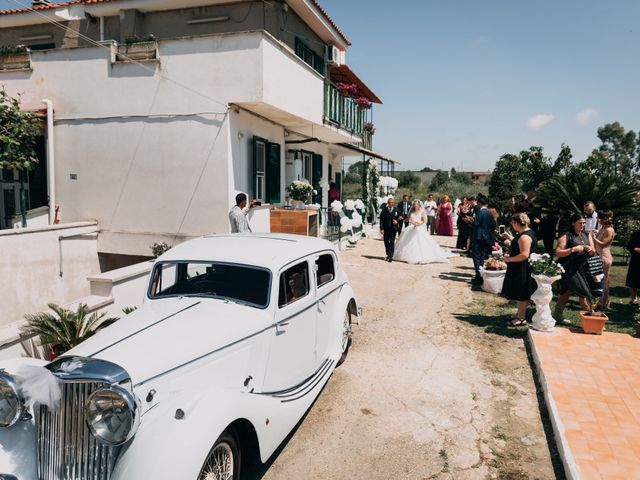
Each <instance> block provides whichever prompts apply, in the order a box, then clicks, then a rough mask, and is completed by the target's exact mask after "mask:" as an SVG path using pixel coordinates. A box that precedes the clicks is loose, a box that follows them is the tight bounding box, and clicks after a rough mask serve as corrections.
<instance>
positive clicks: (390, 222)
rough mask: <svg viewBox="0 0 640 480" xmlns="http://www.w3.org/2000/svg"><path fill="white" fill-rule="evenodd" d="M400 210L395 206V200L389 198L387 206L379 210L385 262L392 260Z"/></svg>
mask: <svg viewBox="0 0 640 480" xmlns="http://www.w3.org/2000/svg"><path fill="white" fill-rule="evenodd" d="M399 218H400V212H398V209H397V208H396V207H395V200H394V199H393V198H390V199H389V201H388V202H387V206H386V207H383V208H382V211H381V212H380V234H381V235H382V237H383V238H384V249H385V251H386V252H387V262H391V261H393V251H394V249H395V246H396V233H397V232H398V223H399Z"/></svg>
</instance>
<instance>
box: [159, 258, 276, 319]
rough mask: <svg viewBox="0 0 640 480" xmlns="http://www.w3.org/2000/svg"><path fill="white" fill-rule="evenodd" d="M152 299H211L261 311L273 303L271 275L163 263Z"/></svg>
mask: <svg viewBox="0 0 640 480" xmlns="http://www.w3.org/2000/svg"><path fill="white" fill-rule="evenodd" d="M151 278H152V281H151V285H150V286H149V298H166V297H186V296H192V297H210V298H221V299H224V300H231V301H234V302H239V303H244V304H248V305H252V306H256V307H259V308H264V307H266V306H267V305H268V304H269V290H270V285H271V273H270V272H269V271H268V270H265V269H263V268H257V267H251V266H247V265H233V264H226V263H216V262H163V263H159V264H157V265H156V266H155V268H154V270H153V275H152V277H151Z"/></svg>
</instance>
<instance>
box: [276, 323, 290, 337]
mask: <svg viewBox="0 0 640 480" xmlns="http://www.w3.org/2000/svg"><path fill="white" fill-rule="evenodd" d="M288 325H289V322H282V323H277V324H276V336H279V335H284V334H285V333H287V330H286V329H284V328H282V327H286V326H288Z"/></svg>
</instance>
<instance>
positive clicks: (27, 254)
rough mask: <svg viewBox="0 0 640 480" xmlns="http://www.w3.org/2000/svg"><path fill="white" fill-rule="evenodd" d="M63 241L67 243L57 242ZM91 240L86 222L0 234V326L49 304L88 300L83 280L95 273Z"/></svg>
mask: <svg viewBox="0 0 640 480" xmlns="http://www.w3.org/2000/svg"><path fill="white" fill-rule="evenodd" d="M69 236H73V238H63V239H60V240H59V237H69ZM96 237H97V227H96V224H95V223H90V222H83V223H76V224H66V225H65V224H62V225H52V226H48V227H44V228H31V227H29V228H22V229H14V230H0V252H2V262H0V285H2V298H3V299H5V301H4V302H3V304H2V309H0V327H2V326H4V325H7V324H9V323H12V322H15V321H18V320H20V319H21V318H22V316H23V315H24V314H25V313H37V312H39V311H42V310H44V309H46V308H47V304H48V303H50V302H53V303H57V304H63V303H67V302H69V301H71V300H73V299H76V298H80V297H83V296H85V295H88V294H89V282H87V280H86V278H87V276H88V275H92V274H95V273H98V272H99V271H100V267H99V264H98V253H97V241H96ZM61 259H62V261H61ZM61 266H62V276H61V275H60V267H61Z"/></svg>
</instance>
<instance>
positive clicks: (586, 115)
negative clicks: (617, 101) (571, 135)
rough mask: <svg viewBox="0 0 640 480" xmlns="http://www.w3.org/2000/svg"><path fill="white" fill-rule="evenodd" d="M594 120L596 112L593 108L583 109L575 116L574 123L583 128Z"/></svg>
mask: <svg viewBox="0 0 640 480" xmlns="http://www.w3.org/2000/svg"><path fill="white" fill-rule="evenodd" d="M596 118H598V111H597V110H596V109H595V108H585V109H584V110H582V111H581V112H578V113H577V114H576V121H577V122H578V123H579V124H580V125H582V126H583V127H586V126H587V125H589V124H590V123H591V122H593V121H594V120H595V119H596Z"/></svg>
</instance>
